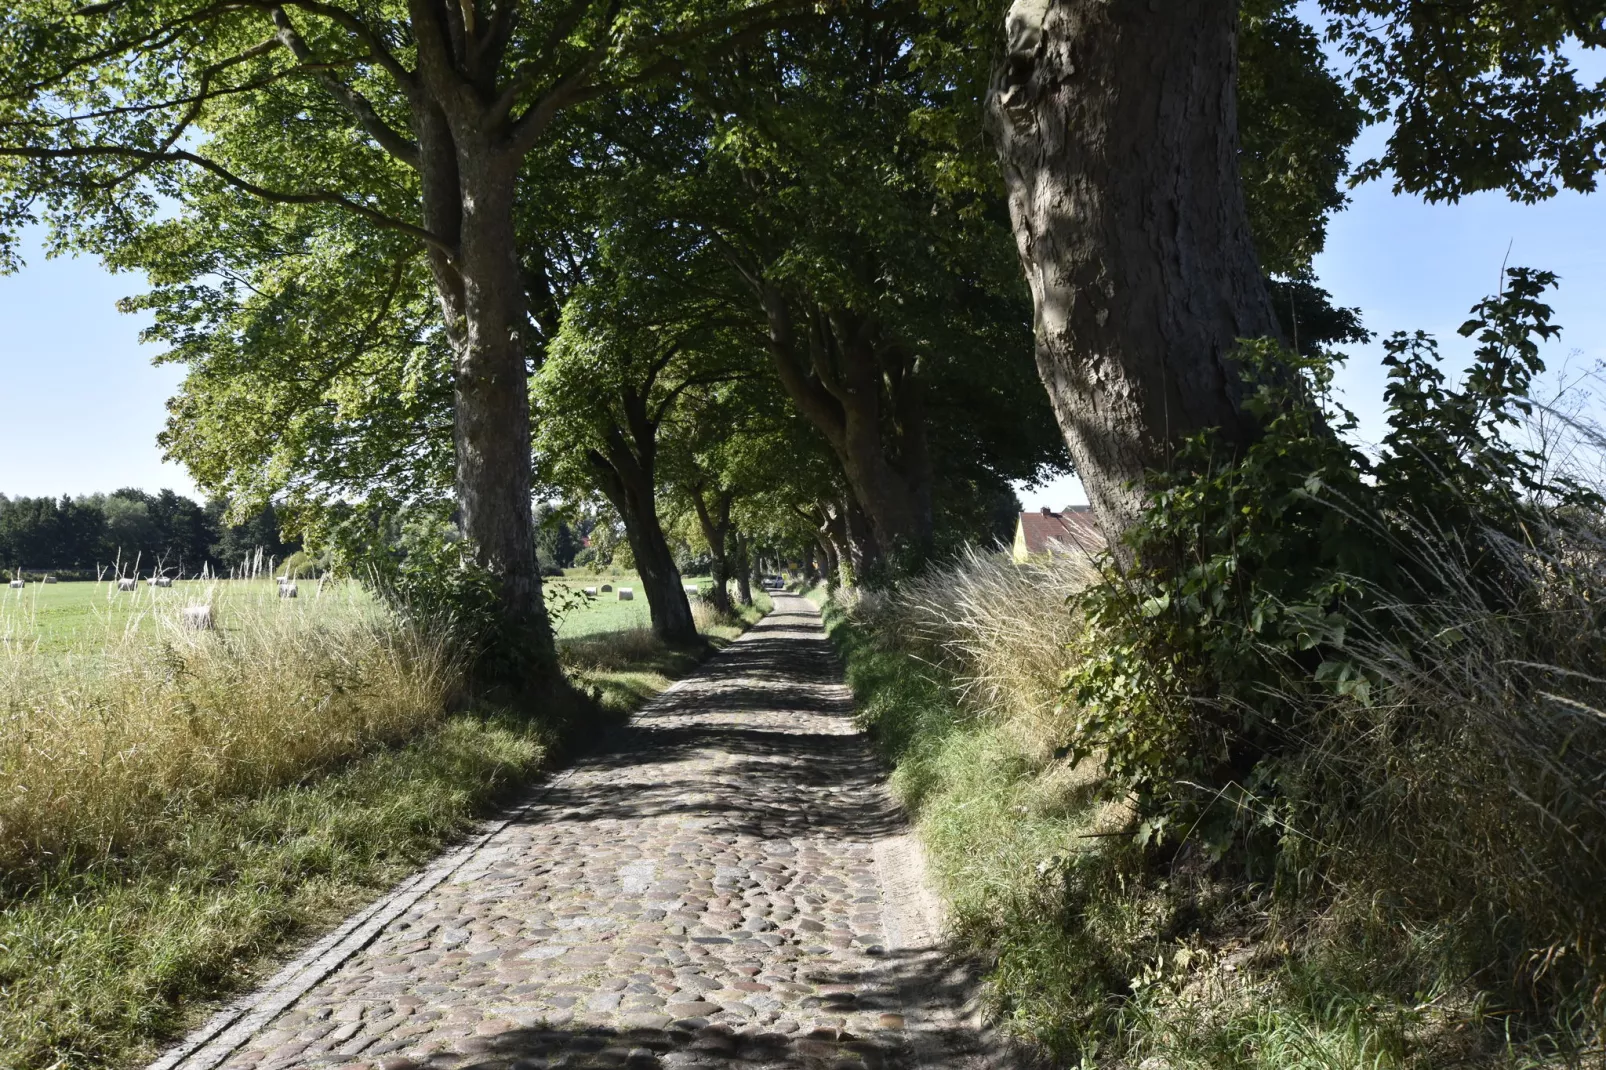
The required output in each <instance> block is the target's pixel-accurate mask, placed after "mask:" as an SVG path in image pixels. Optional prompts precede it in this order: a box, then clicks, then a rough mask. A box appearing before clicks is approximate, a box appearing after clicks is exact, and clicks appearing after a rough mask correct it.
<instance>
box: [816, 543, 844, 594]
mask: <svg viewBox="0 0 1606 1070" xmlns="http://www.w3.org/2000/svg"><path fill="white" fill-rule="evenodd" d="M817 541H818V543H819V554H820V582H821V583H831V584H835V583H838V582H840V575H839V573H838V572H837V564H836V549H835V547H833V546H832V545H831V540H830V539H829V538H827V537H826V536H825V535H823V534H822V535H819V536H817Z"/></svg>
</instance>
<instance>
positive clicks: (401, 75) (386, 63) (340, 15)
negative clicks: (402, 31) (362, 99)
mask: <svg viewBox="0 0 1606 1070" xmlns="http://www.w3.org/2000/svg"><path fill="white" fill-rule="evenodd" d="M256 3H257V6H258V7H264V8H265V7H270V6H271V7H281V6H282V7H295V8H299V9H301V10H302V11H306V12H308V13H309V14H313V15H319V16H322V17H323V18H326V19H328V20H329V21H330V22H333V23H334V24H335V25H337V26H342V27H344V28H345V29H346V30H348V31H350V32H351V34H352V35H353V36H355V37H356V38H357V39H358V40H359V41H361V42H362V43H363V44H365V45H367V46H368V49H369V50H370V51H371V52H373V54H374V58H375V59H377V60H378V61H379V65H380V66H381V67H383V68H385V70H386V71H388V72H389V73H390V76H391V77H392V78H394V79H396V83H397V85H398V86H400V88H401V89H402V91H403V92H405V93H407V94H409V95H411V94H412V92H413V91H414V90H415V89H417V88H418V76H417V75H416V74H414V73H413V72H412V71H410V70H408V69H407V68H406V67H404V66H402V63H401V61H400V60H398V59H397V58H396V57H395V56H394V55H392V54H391V52H390V49H388V48H386V47H385V42H384V40H383V39H382V38H380V36H379V35H378V34H376V33H375V32H374V31H373V30H371V29H369V28H368V25H367V24H366V23H364V22H363V21H362V20H361V19H359V18H357V17H356V16H355V15H353V14H352V13H351V12H349V11H347V10H345V9H344V8H339V7H335V6H333V5H331V4H325V3H322V2H321V0H256ZM231 6H232V5H231Z"/></svg>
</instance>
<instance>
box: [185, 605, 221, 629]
mask: <svg viewBox="0 0 1606 1070" xmlns="http://www.w3.org/2000/svg"><path fill="white" fill-rule="evenodd" d="M179 621H180V623H182V624H183V625H184V627H186V628H188V629H189V630H190V631H192V632H209V631H211V630H212V629H213V628H215V627H217V625H215V624H213V623H212V607H211V606H185V607H184V612H183V613H181V614H179Z"/></svg>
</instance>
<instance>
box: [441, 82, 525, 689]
mask: <svg viewBox="0 0 1606 1070" xmlns="http://www.w3.org/2000/svg"><path fill="white" fill-rule="evenodd" d="M414 130H415V133H416V135H417V137H418V144H419V162H420V168H419V172H420V176H421V179H422V181H421V186H422V190H423V208H424V221H425V224H426V226H427V227H428V228H429V229H430V230H431V232H432V233H435V234H438V235H441V236H443V237H445V238H447V239H449V240H450V241H451V242H452V243H453V244H454V245H455V246H456V249H457V255H456V257H455V258H450V257H447V256H446V255H445V254H444V253H442V252H441V251H440V250H438V249H431V251H430V267H431V270H432V272H433V274H434V278H435V283H436V291H437V295H438V297H439V299H440V304H441V310H442V314H443V317H444V319H445V322H446V333H447V337H448V339H449V340H450V341H451V343H452V345H453V348H454V350H455V351H456V362H455V368H454V375H453V382H452V385H453V400H454V405H453V445H454V455H455V465H456V472H455V477H456V478H455V484H456V493H457V504H458V511H459V523H460V525H461V528H462V531H463V534H464V536H465V537H466V538H467V539H468V541H469V544H470V545H471V546H472V548H473V552H474V558H475V562H476V563H477V564H478V565H480V566H481V567H483V568H485V569H487V570H488V571H489V572H490V573H491V574H492V575H493V576H495V577H496V579H497V581H498V584H499V588H498V594H499V597H500V600H501V606H502V613H503V616H504V631H505V633H506V635H507V637H508V639H509V640H510V641H511V642H513V643H514V644H516V649H515V650H513V651H509V652H506V653H511V654H513V655H515V656H516V657H519V658H520V659H522V660H525V661H526V662H528V663H529V668H530V669H531V670H532V671H533V676H535V677H537V678H539V677H545V676H551V675H552V674H554V673H555V672H556V664H557V656H556V649H555V644H554V640H553V635H552V629H551V626H550V623H549V621H548V619H547V614H546V606H545V603H544V600H543V598H542V593H541V577H540V570H539V566H538V565H537V562H536V555H535V531H534V525H533V521H532V518H531V512H530V510H531V505H530V484H531V465H530V404H529V387H528V372H527V369H526V366H525V353H524V339H523V327H524V323H525V309H524V292H523V287H522V283H521V279H522V274H521V272H520V270H519V258H518V242H517V238H516V235H515V231H514V225H513V193H514V190H513V185H514V178H515V175H514V168H513V166H512V165H511V164H510V163H508V162H507V161H505V160H501V159H499V158H498V157H497V156H496V155H495V154H494V153H493V152H492V151H491V150H490V149H489V148H488V147H487V146H483V145H481V146H465V145H464V144H463V143H462V139H460V138H456V137H454V136H453V134H452V133H451V130H450V129H449V126H448V124H447V121H446V118H445V116H444V115H443V114H442V113H441V112H439V111H438V110H436V109H434V108H428V109H422V110H420V111H419V113H418V114H417V116H416V121H415V124H414ZM515 682H516V683H519V684H521V685H522V684H525V683H530V682H534V681H515Z"/></svg>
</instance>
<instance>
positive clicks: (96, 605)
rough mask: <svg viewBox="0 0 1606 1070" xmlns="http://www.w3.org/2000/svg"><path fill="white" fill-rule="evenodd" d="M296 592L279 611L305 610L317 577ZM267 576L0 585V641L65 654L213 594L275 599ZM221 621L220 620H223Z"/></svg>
mask: <svg viewBox="0 0 1606 1070" xmlns="http://www.w3.org/2000/svg"><path fill="white" fill-rule="evenodd" d="M297 593H298V597H297V598H295V599H293V600H292V599H284V600H283V603H284V604H283V609H284V611H285V612H302V613H306V612H310V610H309V609H308V606H309V605H310V604H311V603H314V602H316V601H317V582H316V581H302V582H301V583H300V584H299V585H298V590H297ZM278 596H279V591H278V587H277V585H276V584H275V583H274V582H273V581H272V580H176V581H175V582H174V584H173V586H172V587H150V586H147V585H146V584H145V583H144V582H143V581H141V583H140V584H139V587H138V588H137V589H136V590H135V591H133V592H132V593H130V592H123V591H118V590H117V585H116V584H115V583H92V582H87V581H85V582H78V583H34V582H30V583H29V584H28V586H26V587H23V588H21V589H20V590H14V589H12V588H9V587H6V588H0V643H4V644H6V645H23V646H36V649H37V650H38V651H39V652H40V653H44V654H65V653H69V652H71V651H75V650H83V649H88V648H93V647H96V646H101V645H105V644H108V643H112V642H115V641H117V640H119V639H120V638H121V637H122V635H123V633H125V632H126V631H129V630H131V629H132V630H134V631H136V632H140V633H147V632H151V631H153V630H154V629H155V627H156V618H157V617H158V615H159V614H161V613H162V612H164V611H171V610H172V609H173V608H174V607H177V606H186V605H194V604H199V603H204V602H208V601H212V600H214V599H216V598H218V597H222V598H225V599H229V600H234V601H241V602H249V603H258V602H260V603H264V604H269V603H277V602H278V600H279V597H278ZM225 623H226V622H225Z"/></svg>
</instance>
